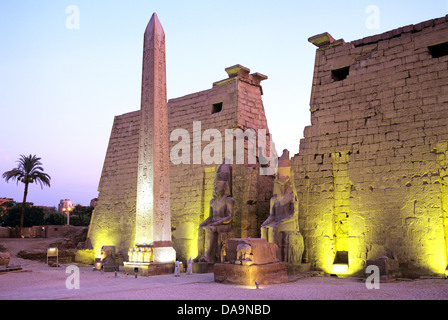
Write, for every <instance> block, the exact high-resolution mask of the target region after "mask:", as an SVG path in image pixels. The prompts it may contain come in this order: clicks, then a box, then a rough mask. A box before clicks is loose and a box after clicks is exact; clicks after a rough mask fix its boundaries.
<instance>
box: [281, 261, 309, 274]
mask: <svg viewBox="0 0 448 320" xmlns="http://www.w3.org/2000/svg"><path fill="white" fill-rule="evenodd" d="M286 269H287V270H288V274H289V275H292V274H300V273H305V272H309V271H310V270H311V264H310V263H302V264H290V263H287V264H286Z"/></svg>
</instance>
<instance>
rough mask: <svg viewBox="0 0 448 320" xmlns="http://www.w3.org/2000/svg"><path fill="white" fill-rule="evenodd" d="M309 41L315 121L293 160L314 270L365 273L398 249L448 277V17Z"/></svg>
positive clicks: (401, 258)
mask: <svg viewBox="0 0 448 320" xmlns="http://www.w3.org/2000/svg"><path fill="white" fill-rule="evenodd" d="M309 40H310V42H312V43H313V44H315V45H316V46H318V48H317V50H316V59H315V69H314V76H313V86H312V92H311V100H310V112H311V126H308V127H306V128H305V130H304V138H303V139H302V140H301V141H300V151H299V154H298V155H296V156H295V157H294V158H293V159H292V166H293V168H294V176H295V184H296V189H297V190H298V202H299V224H300V230H301V232H302V234H303V236H304V239H305V248H306V251H307V256H308V258H309V260H310V263H311V265H312V267H313V268H316V269H321V270H324V271H326V272H328V273H334V270H333V268H332V266H333V264H334V263H339V264H340V263H346V265H347V266H348V271H347V273H349V274H364V270H365V266H366V261H367V260H369V259H376V258H378V257H379V256H381V255H390V254H391V253H392V252H394V254H395V256H396V258H397V260H398V262H399V263H400V265H401V266H402V267H403V268H405V269H406V270H407V271H408V275H411V273H412V270H414V271H415V272H418V273H419V274H439V275H440V274H443V273H444V271H445V268H446V266H447V263H448V260H447V244H446V240H445V239H446V235H447V234H448V233H447V231H446V230H447V227H446V226H447V215H446V208H445V207H446V202H447V201H446V187H445V185H446V183H445V180H444V176H445V169H446V161H445V158H446V148H445V146H446V143H445V142H446V140H447V139H448V127H447V126H446V122H447V118H448V99H447V93H448V85H447V84H448V55H447V53H448V52H447V50H446V49H443V48H446V47H447V41H448V24H447V17H442V18H440V19H433V20H429V21H425V22H422V23H419V24H417V25H410V26H405V27H402V28H398V29H396V30H392V31H389V32H386V33H383V34H379V35H375V36H371V37H367V38H364V39H360V40H356V41H352V42H345V41H344V40H342V39H341V40H335V38H333V37H332V36H330V35H329V34H327V33H326V34H321V35H318V36H315V37H312V38H310V39H309ZM444 52H445V53H444ZM443 53H444V54H443ZM338 253H339V254H338ZM340 257H345V258H344V259H347V261H343V262H341V261H338V260H340V259H341V258H340Z"/></svg>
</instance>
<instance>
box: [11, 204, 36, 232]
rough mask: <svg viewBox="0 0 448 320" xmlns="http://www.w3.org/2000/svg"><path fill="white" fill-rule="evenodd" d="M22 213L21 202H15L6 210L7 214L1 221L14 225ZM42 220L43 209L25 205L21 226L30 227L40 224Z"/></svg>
mask: <svg viewBox="0 0 448 320" xmlns="http://www.w3.org/2000/svg"><path fill="white" fill-rule="evenodd" d="M21 213H22V204H17V205H15V206H13V207H12V208H10V209H9V210H8V214H7V215H5V216H4V219H3V222H4V225H5V226H8V227H15V226H18V225H19V224H20V219H21ZM43 221H44V210H43V209H42V208H39V207H31V206H29V205H27V206H25V215H24V219H23V227H32V226H39V225H42V224H43Z"/></svg>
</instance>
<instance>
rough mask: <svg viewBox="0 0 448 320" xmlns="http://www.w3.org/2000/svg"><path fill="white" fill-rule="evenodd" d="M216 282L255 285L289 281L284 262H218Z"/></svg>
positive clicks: (215, 274)
mask: <svg viewBox="0 0 448 320" xmlns="http://www.w3.org/2000/svg"><path fill="white" fill-rule="evenodd" d="M213 273H214V277H215V282H220V283H231V284H240V285H247V286H255V281H258V283H259V284H260V285H267V284H278V283H285V282H288V273H287V270H286V264H285V263H284V262H276V263H269V264H261V265H255V264H253V265H250V266H247V265H237V264H229V263H217V264H215V267H214V271H213Z"/></svg>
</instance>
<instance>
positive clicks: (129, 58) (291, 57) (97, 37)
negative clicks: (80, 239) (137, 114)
mask: <svg viewBox="0 0 448 320" xmlns="http://www.w3.org/2000/svg"><path fill="white" fill-rule="evenodd" d="M153 12H156V13H157V15H158V17H159V19H160V21H161V23H162V25H163V28H164V30H165V35H166V51H167V52H166V59H167V61H166V62H167V87H168V88H167V90H168V99H171V98H177V97H181V96H183V95H186V94H189V93H194V92H197V91H202V90H206V89H209V88H211V86H212V83H213V82H215V81H218V80H221V79H224V78H226V77H227V74H226V72H225V71H224V69H225V68H226V67H229V66H232V65H235V64H241V65H243V66H245V67H247V68H250V69H251V72H259V73H262V74H265V75H267V76H268V80H265V81H263V82H262V86H263V91H264V96H263V103H264V108H265V111H266V116H267V118H268V125H269V129H270V131H271V133H272V134H273V139H274V141H275V144H276V148H277V151H278V152H279V154H281V151H282V150H283V149H285V148H287V149H289V151H290V154H291V156H292V155H294V154H295V153H298V151H299V140H300V139H301V138H302V137H303V129H304V127H305V126H307V125H309V122H310V120H309V119H310V114H309V99H310V90H311V81H312V72H313V67H314V56H315V49H316V48H315V47H314V46H313V45H312V44H310V43H308V41H307V39H308V38H309V37H311V36H313V35H316V34H319V33H322V32H329V33H330V34H331V35H332V36H333V37H334V38H335V39H340V38H343V39H344V40H345V41H347V42H349V41H352V40H357V39H361V38H364V37H367V36H370V35H373V34H378V33H382V32H386V31H389V30H392V29H395V28H398V27H401V26H405V25H408V24H416V23H419V22H422V21H425V20H429V19H432V18H438V17H442V16H444V15H446V14H447V13H448V0H438V1H413V0H412V1H411V0H406V1H403V0H395V1H390V0H388V1H382V0H369V1H364V0H347V1H307V2H306V3H305V2H304V1H297V0H278V1H272V0H269V1H265V0H257V1H254V0H253V1H252V0H243V1H242V0H238V1H234V0H227V1H210V0H208V1H196V0H189V1H179V0H178V1H170V0H164V1H150V0H132V1H123V0H116V1H113V0H108V1H105V0H95V1H87V0H70V1H65V0H58V1H54V0H18V1H13V0H2V1H1V2H0V110H1V120H2V121H1V125H0V141H1V142H0V174H2V173H3V172H5V171H7V170H10V169H12V168H14V167H16V160H17V159H18V158H19V155H20V154H26V155H28V154H36V155H37V156H39V157H41V158H42V160H41V161H42V163H43V166H44V168H45V172H47V173H48V174H49V175H50V176H51V177H52V180H51V188H46V187H44V189H42V190H41V189H40V186H38V185H33V186H32V187H31V188H30V191H29V195H28V201H30V202H34V203H35V204H36V205H47V206H57V204H58V203H59V200H60V199H65V198H68V199H71V200H72V202H73V203H79V204H82V205H89V203H90V199H92V198H95V197H97V196H98V192H97V187H98V183H99V179H100V176H101V170H102V166H103V162H104V158H105V155H106V149H107V145H108V141H109V136H110V132H111V128H112V123H113V120H114V116H115V115H120V114H123V113H127V112H131V111H135V110H138V109H139V108H140V84H141V68H142V46H143V33H144V30H145V28H146V25H147V23H148V21H149V19H150V18H151V15H152V14H153ZM22 196H23V184H21V183H19V184H18V185H17V184H16V183H15V182H9V183H6V182H5V181H4V180H3V179H1V180H0V197H8V198H14V200H15V201H18V202H21V201H22Z"/></svg>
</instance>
